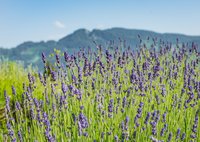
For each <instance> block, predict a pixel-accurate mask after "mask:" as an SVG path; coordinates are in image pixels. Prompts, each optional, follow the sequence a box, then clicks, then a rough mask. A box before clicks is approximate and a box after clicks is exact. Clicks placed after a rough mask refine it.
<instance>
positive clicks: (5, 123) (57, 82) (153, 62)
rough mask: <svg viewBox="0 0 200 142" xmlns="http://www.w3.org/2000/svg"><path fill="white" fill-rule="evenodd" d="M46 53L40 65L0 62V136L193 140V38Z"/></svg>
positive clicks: (198, 109) (197, 59)
mask: <svg viewBox="0 0 200 142" xmlns="http://www.w3.org/2000/svg"><path fill="white" fill-rule="evenodd" d="M53 55H54V57H55V60H56V62H55V63H52V65H51V66H50V65H49V63H48V58H49V57H48V55H45V54H44V53H43V54H42V55H41V62H43V63H44V70H42V71H38V70H34V69H32V68H31V67H30V68H29V69H24V67H23V66H22V65H21V64H17V63H12V62H9V61H7V62H0V98H1V109H0V118H1V120H0V121H1V127H2V128H1V129H0V131H1V135H0V141H12V142H15V141H19V142H26V141H30V142H32V141H33V142H35V141H38V142H44V141H48V142H55V141H58V142H66V141H89V142H90V141H94V142H104V141H115V142H125V141H132V142H151V141H152V142H162V141H163V142H165V141H167V142H170V141H171V142H175V141H177V142H178V141H183V142H189V141H191V142H195V141H200V122H199V116H200V101H199V100H200V53H199V50H198V45H196V44H195V43H191V44H187V43H179V42H177V44H176V45H172V44H170V43H167V42H159V41H156V42H155V41H154V42H152V44H146V43H141V44H140V46H139V47H138V48H137V50H136V49H135V50H133V49H131V48H130V47H126V46H125V44H123V42H121V43H120V44H118V45H116V44H115V43H111V44H110V46H109V47H108V48H106V49H104V48H102V47H101V46H97V51H95V52H94V51H91V50H89V49H88V50H87V49H81V50H80V51H79V52H77V53H74V54H72V55H70V54H68V53H67V52H64V53H58V52H54V54H53Z"/></svg>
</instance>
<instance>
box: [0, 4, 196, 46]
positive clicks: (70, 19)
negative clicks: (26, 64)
mask: <svg viewBox="0 0 200 142" xmlns="http://www.w3.org/2000/svg"><path fill="white" fill-rule="evenodd" d="M199 25H200V0H165V1H164V0H0V47H7V48H9V47H14V46H16V45H18V44H20V43H22V42H24V41H28V40H31V41H41V40H45V41H46V40H50V39H55V40H57V39H59V38H61V37H63V36H66V35H67V34H70V33H72V32H73V31H75V30H77V29H79V28H86V29H88V30H92V29H94V28H97V29H107V28H111V27H124V28H131V29H146V30H152V31H156V32H161V33H165V32H167V33H183V34H188V35H200V26H199Z"/></svg>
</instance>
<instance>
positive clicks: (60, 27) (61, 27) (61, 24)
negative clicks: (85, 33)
mask: <svg viewBox="0 0 200 142" xmlns="http://www.w3.org/2000/svg"><path fill="white" fill-rule="evenodd" d="M54 25H55V26H56V27H57V28H59V29H64V28H65V24H64V23H62V22H61V21H58V20H57V21H55V22H54Z"/></svg>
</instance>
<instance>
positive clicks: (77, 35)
mask: <svg viewBox="0 0 200 142" xmlns="http://www.w3.org/2000/svg"><path fill="white" fill-rule="evenodd" d="M138 35H140V37H141V39H147V38H148V37H154V38H157V39H158V40H157V41H160V39H162V40H163V41H167V42H171V43H175V42H176V39H177V38H178V39H179V41H180V42H185V43H192V42H195V43H197V44H200V36H187V35H182V34H169V33H165V34H161V33H156V32H152V31H146V30H133V29H124V28H112V29H107V30H97V29H94V30H92V31H88V30H86V29H79V30H77V31H75V32H74V33H72V34H70V35H67V36H65V37H63V38H62V39H60V40H58V41H53V40H50V41H47V42H44V41H41V42H31V41H28V42H24V43H22V44H20V45H18V46H16V47H15V48H12V49H4V48H0V57H3V58H6V59H9V60H20V61H23V62H24V63H25V65H28V64H33V65H37V66H39V67H42V61H41V60H40V56H41V53H42V52H45V53H46V54H47V55H48V54H50V53H52V52H53V49H55V48H56V49H58V50H61V51H67V52H68V53H73V52H75V51H77V50H78V49H79V48H88V47H90V48H91V49H95V44H94V42H93V41H95V42H96V43H97V44H101V45H103V46H104V47H107V46H108V44H109V42H110V41H115V42H119V38H120V39H122V40H126V44H127V45H128V46H130V47H131V48H135V47H136V45H138V44H139V39H138ZM106 44H107V45H106Z"/></svg>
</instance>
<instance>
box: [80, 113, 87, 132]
mask: <svg viewBox="0 0 200 142" xmlns="http://www.w3.org/2000/svg"><path fill="white" fill-rule="evenodd" d="M79 123H80V126H81V128H83V129H85V128H87V127H88V126H89V124H88V120H87V118H86V117H85V115H84V114H83V113H80V114H79Z"/></svg>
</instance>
